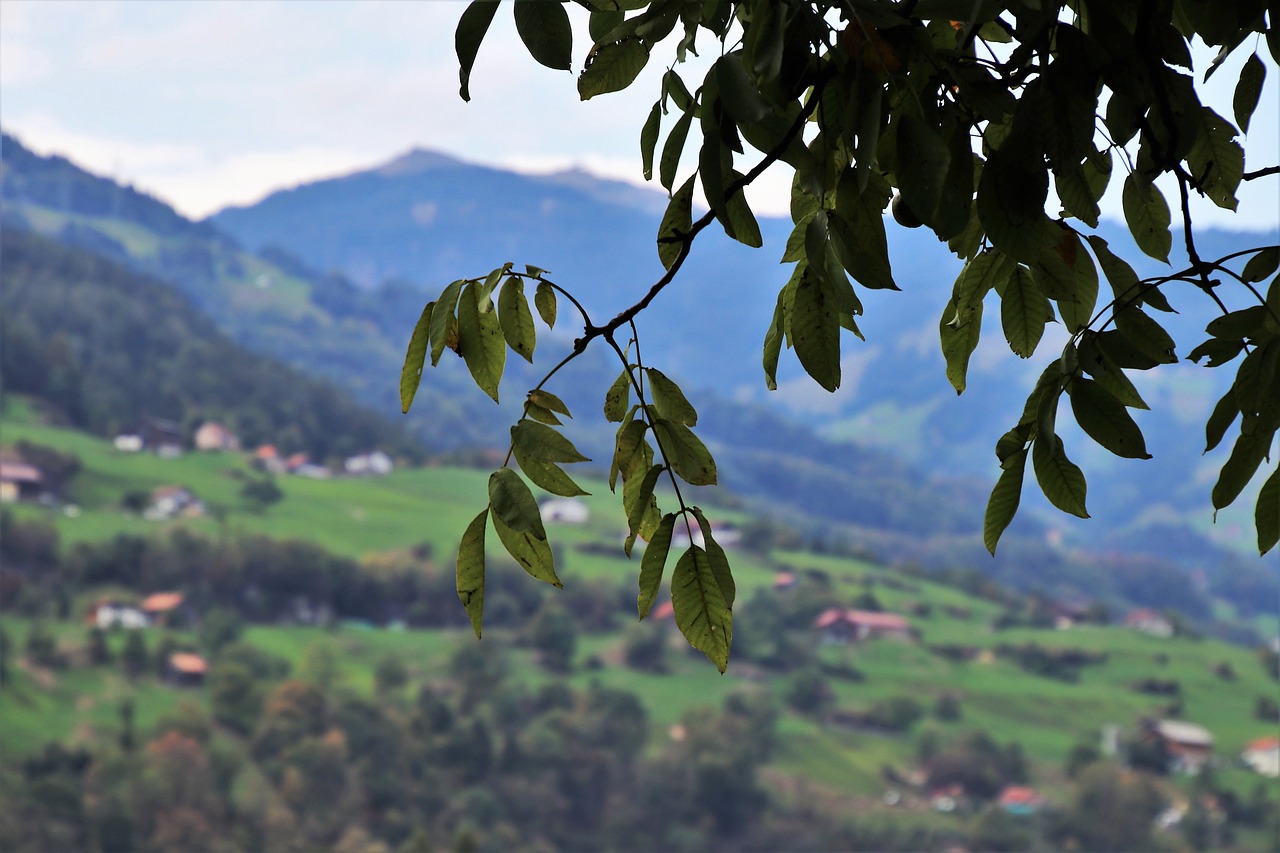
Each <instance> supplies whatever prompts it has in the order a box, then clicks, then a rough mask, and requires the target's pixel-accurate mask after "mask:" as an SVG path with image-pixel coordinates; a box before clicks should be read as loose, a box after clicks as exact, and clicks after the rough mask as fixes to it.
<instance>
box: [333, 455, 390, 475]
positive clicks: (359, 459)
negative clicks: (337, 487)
mask: <svg viewBox="0 0 1280 853" xmlns="http://www.w3.org/2000/svg"><path fill="white" fill-rule="evenodd" d="M342 468H343V470H344V471H346V472H347V473H348V474H354V475H368V476H374V477H383V476H386V475H387V474H390V473H391V471H392V469H393V468H395V464H394V463H393V462H392V461H391V457H390V456H388V455H387V454H385V453H383V452H382V451H381V450H375V451H373V452H372V453H361V454H358V455H356V456H351V457H349V458H348V459H347V460H346V461H344V462H343V463H342Z"/></svg>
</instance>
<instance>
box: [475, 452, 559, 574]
mask: <svg viewBox="0 0 1280 853" xmlns="http://www.w3.org/2000/svg"><path fill="white" fill-rule="evenodd" d="M489 509H490V510H492V512H493V529H494V530H496V531H497V533H498V538H499V539H500V540H502V545H503V547H504V548H506V549H507V553H508V554H510V555H511V557H512V559H514V560H515V561H516V562H517V563H519V564H520V567H521V568H522V569H524V570H525V571H526V572H527V573H528V574H529V576H530V577H532V578H535V579H536V580H540V581H545V582H546V583H549V584H551V585H552V586H554V587H557V588H558V587H561V586H563V584H562V583H560V579H559V578H558V577H556V570H555V558H554V557H553V556H552V554H551V546H550V544H548V543H547V531H546V529H545V528H544V527H543V526H542V515H541V514H540V513H539V512H538V502H537V501H536V500H534V498H533V492H531V491H529V487H528V486H527V485H525V482H524V480H522V479H520V475H519V474H517V473H516V472H515V471H512V470H511V469H510V468H499V469H498V470H497V471H494V472H493V473H492V474H491V475H490V476H489Z"/></svg>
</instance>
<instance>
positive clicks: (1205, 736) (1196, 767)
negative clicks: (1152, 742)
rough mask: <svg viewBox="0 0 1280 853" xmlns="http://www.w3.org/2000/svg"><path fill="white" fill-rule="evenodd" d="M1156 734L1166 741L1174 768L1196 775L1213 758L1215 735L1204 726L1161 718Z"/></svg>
mask: <svg viewBox="0 0 1280 853" xmlns="http://www.w3.org/2000/svg"><path fill="white" fill-rule="evenodd" d="M1154 735H1155V736H1156V737H1159V738H1160V739H1162V740H1163V741H1164V744H1165V749H1166V750H1167V751H1168V753H1169V765H1170V767H1171V768H1172V769H1174V770H1178V771H1180V772H1182V773H1186V774H1188V775H1191V776H1195V775H1196V774H1198V773H1199V772H1200V771H1201V770H1203V769H1204V766H1205V765H1206V764H1208V763H1209V761H1210V759H1212V758H1213V735H1212V734H1210V732H1209V730H1208V729H1206V728H1205V727H1204V726H1198V725H1196V724H1195V723H1185V722H1181V721H1179V720H1161V721H1159V722H1158V723H1156V725H1155V729H1154Z"/></svg>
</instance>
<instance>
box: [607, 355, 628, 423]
mask: <svg viewBox="0 0 1280 853" xmlns="http://www.w3.org/2000/svg"><path fill="white" fill-rule="evenodd" d="M630 404H631V369H630V368H628V367H624V368H623V369H622V372H621V373H619V374H618V378H617V379H615V380H613V384H612V385H610V386H609V390H608V391H607V392H606V393H605V395H604V417H605V420H607V421H608V422H609V423H613V424H616V423H621V422H622V419H623V418H625V417H626V416H627V408H628V406H630Z"/></svg>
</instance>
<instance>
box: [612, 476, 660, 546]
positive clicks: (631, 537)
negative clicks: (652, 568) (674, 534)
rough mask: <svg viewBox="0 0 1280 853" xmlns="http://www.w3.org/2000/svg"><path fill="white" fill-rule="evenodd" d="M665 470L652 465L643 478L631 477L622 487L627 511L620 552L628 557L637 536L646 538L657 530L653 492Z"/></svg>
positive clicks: (657, 519)
mask: <svg viewBox="0 0 1280 853" xmlns="http://www.w3.org/2000/svg"><path fill="white" fill-rule="evenodd" d="M665 470H666V469H665V468H664V467H662V466H661V465H653V466H651V467H650V468H649V470H648V471H646V472H645V474H644V476H643V477H632V478H631V479H629V480H627V482H625V483H624V484H623V485H622V503H623V506H624V507H625V508H626V510H627V538H626V541H625V542H623V544H622V550H623V551H625V552H626V554H627V556H628V557H630V556H631V549H632V548H634V547H635V544H636V537H637V536H639V537H641V538H647V537H645V534H646V533H647V534H649V535H650V536H652V535H653V531H654V530H656V529H657V528H658V524H659V523H660V513H659V510H658V502H657V501H656V500H655V499H654V497H653V490H654V487H655V486H657V485H658V478H659V477H661V476H662V472H663V471H665Z"/></svg>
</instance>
